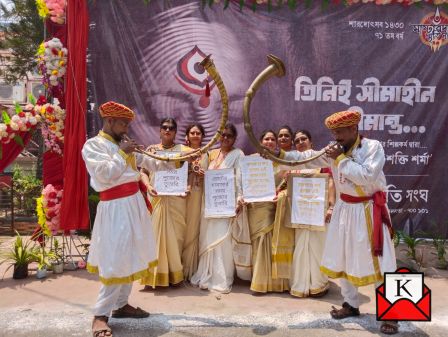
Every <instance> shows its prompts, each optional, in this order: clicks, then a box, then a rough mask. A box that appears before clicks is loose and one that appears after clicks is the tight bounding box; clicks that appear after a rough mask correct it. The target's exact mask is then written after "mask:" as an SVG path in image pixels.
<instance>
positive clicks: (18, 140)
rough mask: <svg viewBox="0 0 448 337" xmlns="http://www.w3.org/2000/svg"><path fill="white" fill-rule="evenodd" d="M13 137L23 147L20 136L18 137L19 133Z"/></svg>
mask: <svg viewBox="0 0 448 337" xmlns="http://www.w3.org/2000/svg"><path fill="white" fill-rule="evenodd" d="M13 139H14V141H15V142H16V143H17V144H18V145H20V146H21V147H25V144H24V143H23V139H22V137H20V136H19V135H15V136H14V138H13Z"/></svg>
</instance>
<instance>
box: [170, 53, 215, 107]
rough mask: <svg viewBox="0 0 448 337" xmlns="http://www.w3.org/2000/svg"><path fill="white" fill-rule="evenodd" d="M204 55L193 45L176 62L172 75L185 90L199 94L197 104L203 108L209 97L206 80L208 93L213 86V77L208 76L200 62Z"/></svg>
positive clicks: (208, 102) (207, 103) (208, 103)
mask: <svg viewBox="0 0 448 337" xmlns="http://www.w3.org/2000/svg"><path fill="white" fill-rule="evenodd" d="M206 56H207V55H205V53H204V52H203V51H202V50H200V49H199V47H198V46H194V47H193V49H192V50H190V51H189V52H188V53H186V54H185V55H184V56H183V57H182V58H181V59H180V60H179V61H178V62H177V74H175V75H174V77H175V78H176V80H177V82H179V84H180V85H181V86H182V87H183V88H184V89H185V90H187V91H188V92H189V93H192V94H194V95H199V96H201V97H200V98H199V106H200V107H201V108H203V109H205V108H207V107H208V106H209V105H210V97H207V96H206V86H207V81H208V82H209V88H210V93H211V92H212V90H213V88H214V87H215V83H214V82H213V79H212V78H211V77H210V76H208V74H207V72H206V71H205V69H204V67H203V66H201V64H200V63H201V62H202V60H203V59H204V58H205V57H206Z"/></svg>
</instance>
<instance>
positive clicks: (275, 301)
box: [0, 266, 448, 337]
mask: <svg viewBox="0 0 448 337" xmlns="http://www.w3.org/2000/svg"><path fill="white" fill-rule="evenodd" d="M4 269H5V268H4V266H1V267H0V275H2V274H3V270H4ZM11 274H12V272H11V271H9V272H8V273H6V275H5V278H4V280H3V281H0V336H4V337H9V336H11V337H12V336H45V337H56V336H57V337H59V336H90V335H91V332H90V324H91V319H92V317H91V313H90V308H91V306H92V305H93V303H94V302H95V298H96V295H97V292H98V289H99V282H98V281H97V280H96V278H95V276H94V275H90V274H88V273H87V272H86V271H85V270H77V271H65V272H64V274H62V275H54V274H50V275H49V277H48V278H47V279H45V280H43V281H41V280H37V279H36V278H35V277H34V272H31V275H30V276H29V278H28V279H25V280H12V279H11ZM425 283H426V285H427V286H428V287H430V288H431V290H432V322H421V323H417V322H404V323H401V333H400V334H399V336H444V337H445V336H447V335H448V334H447V331H448V305H447V302H448V291H447V289H448V278H446V277H442V278H429V277H426V278H425ZM141 288H142V287H141V286H140V285H139V284H137V283H136V284H134V288H133V292H132V295H131V301H130V303H131V304H133V305H138V306H140V307H142V308H144V309H146V310H149V311H150V312H151V316H150V317H149V318H147V319H143V320H130V319H126V320H116V319H115V320H114V319H112V320H111V326H112V328H113V329H114V336H118V337H120V336H135V337H136V336H187V337H196V336H198V337H199V336H201V337H202V336H206V337H208V336H213V337H218V336H272V337H274V336H275V337H277V336H325V337H328V336H356V337H363V336H373V335H379V333H378V322H376V318H375V298H374V289H373V287H363V288H361V292H362V305H361V312H362V315H361V317H359V318H354V319H348V320H344V321H334V320H332V319H330V317H329V314H328V311H329V309H330V308H331V305H340V304H341V302H342V298H341V296H340V288H339V286H338V283H337V282H335V283H332V284H331V288H330V292H329V294H328V295H327V296H326V297H324V298H321V299H297V298H293V297H291V296H289V294H287V293H285V294H268V295H264V296H254V295H252V294H251V292H250V291H249V289H248V288H249V286H248V283H246V282H242V281H238V282H236V284H235V286H234V288H233V290H232V292H231V293H230V294H228V295H220V294H215V293H210V292H208V291H202V290H199V289H198V288H193V287H191V286H189V285H183V286H181V287H179V288H169V289H164V290H158V291H155V292H142V291H141Z"/></svg>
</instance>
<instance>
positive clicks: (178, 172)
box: [154, 162, 188, 195]
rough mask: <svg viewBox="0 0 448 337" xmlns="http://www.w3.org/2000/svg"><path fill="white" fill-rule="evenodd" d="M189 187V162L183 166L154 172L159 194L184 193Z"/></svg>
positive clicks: (156, 188)
mask: <svg viewBox="0 0 448 337" xmlns="http://www.w3.org/2000/svg"><path fill="white" fill-rule="evenodd" d="M187 187H188V163H187V162H185V163H184V164H183V165H182V167H181V168H178V169H173V170H167V171H156V172H154V188H155V190H156V191H157V195H184V194H185V192H186V191H187Z"/></svg>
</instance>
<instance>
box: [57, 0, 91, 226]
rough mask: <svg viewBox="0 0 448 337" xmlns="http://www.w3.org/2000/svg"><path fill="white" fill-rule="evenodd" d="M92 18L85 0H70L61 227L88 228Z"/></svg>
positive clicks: (68, 10)
mask: <svg viewBox="0 0 448 337" xmlns="http://www.w3.org/2000/svg"><path fill="white" fill-rule="evenodd" d="M88 25H89V18H88V12H87V2H86V0H77V1H68V2H67V48H68V63H67V73H66V75H65V92H66V96H65V98H66V100H65V103H66V104H65V107H66V111H67V115H66V117H65V130H64V156H63V172H64V197H63V198H62V206H61V227H60V228H61V229H63V230H65V231H67V230H71V229H88V228H89V208H88V201H87V194H88V190H87V171H86V167H85V164H84V161H83V160H82V157H81V149H82V146H83V145H84V143H85V141H86V105H87V83H86V81H87V64H86V52H87V51H86V49H87V40H88Z"/></svg>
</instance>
